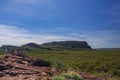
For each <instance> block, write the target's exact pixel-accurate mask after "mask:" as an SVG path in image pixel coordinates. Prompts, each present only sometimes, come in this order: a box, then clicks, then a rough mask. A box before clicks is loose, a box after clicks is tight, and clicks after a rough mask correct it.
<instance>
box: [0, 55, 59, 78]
mask: <svg viewBox="0 0 120 80" xmlns="http://www.w3.org/2000/svg"><path fill="white" fill-rule="evenodd" d="M4 57H5V58H4V59H3V60H0V80H41V79H42V78H46V80H51V77H52V76H53V75H56V74H59V71H58V70H56V69H53V68H50V67H48V66H50V63H48V62H46V61H44V60H36V59H33V58H29V57H26V58H25V59H24V60H23V59H22V58H21V57H19V56H12V55H10V54H8V55H5V56H4ZM35 62H40V63H41V62H42V64H41V65H39V64H38V63H37V64H36V63H35ZM33 64H34V65H35V66H34V65H33ZM45 64H49V65H45Z"/></svg>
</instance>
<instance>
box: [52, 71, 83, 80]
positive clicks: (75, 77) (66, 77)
mask: <svg viewBox="0 0 120 80" xmlns="http://www.w3.org/2000/svg"><path fill="white" fill-rule="evenodd" d="M53 80H82V77H81V76H80V75H79V74H77V73H75V72H68V73H63V74H60V75H57V76H54V77H53Z"/></svg>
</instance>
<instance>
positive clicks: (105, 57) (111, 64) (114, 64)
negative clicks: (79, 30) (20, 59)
mask: <svg viewBox="0 0 120 80" xmlns="http://www.w3.org/2000/svg"><path fill="white" fill-rule="evenodd" d="M25 53H26V55H28V56H34V57H37V58H42V59H45V60H46V61H49V62H50V63H51V67H54V68H57V69H61V70H76V71H81V72H88V73H91V74H95V75H100V74H103V75H102V76H104V75H105V76H107V77H116V76H117V77H119V76H120V50H40V49H37V50H36V49H31V51H26V52H25Z"/></svg>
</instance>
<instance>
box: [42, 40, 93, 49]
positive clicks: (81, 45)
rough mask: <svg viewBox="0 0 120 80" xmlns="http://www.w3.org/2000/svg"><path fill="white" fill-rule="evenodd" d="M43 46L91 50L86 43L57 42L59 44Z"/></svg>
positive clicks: (50, 43)
mask: <svg viewBox="0 0 120 80" xmlns="http://www.w3.org/2000/svg"><path fill="white" fill-rule="evenodd" d="M43 45H46V46H62V47H69V48H85V49H91V47H90V46H89V45H88V43H87V42H86V41H59V42H49V43H44V44H43Z"/></svg>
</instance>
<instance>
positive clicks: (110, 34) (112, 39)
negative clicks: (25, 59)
mask: <svg viewBox="0 0 120 80" xmlns="http://www.w3.org/2000/svg"><path fill="white" fill-rule="evenodd" d="M119 34H120V33H119V32H116V31H97V32H87V33H81V34H80V33H71V34H66V35H62V34H61V35H58V34H56V35H55V34H49V32H48V33H46V34H45V33H44V34H40V33H36V34H35V33H32V32H30V31H29V30H27V29H23V28H20V27H17V26H10V25H0V46H1V45H16V46H20V45H23V44H26V43H29V42H35V43H38V44H40V43H44V42H51V41H64V40H80V41H87V42H88V44H89V45H91V46H92V48H101V47H120V38H119Z"/></svg>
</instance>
